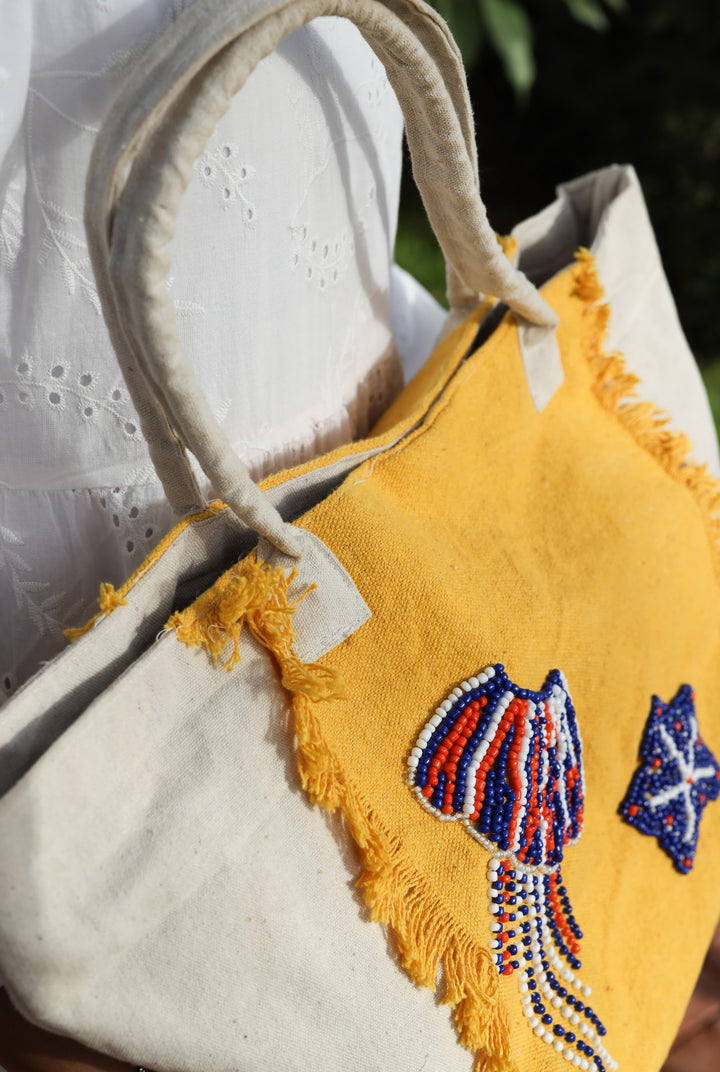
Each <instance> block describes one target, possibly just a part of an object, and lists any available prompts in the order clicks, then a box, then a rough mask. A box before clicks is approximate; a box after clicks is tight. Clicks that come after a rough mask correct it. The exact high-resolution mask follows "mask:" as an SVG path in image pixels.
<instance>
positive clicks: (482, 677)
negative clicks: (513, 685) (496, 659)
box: [478, 674, 488, 685]
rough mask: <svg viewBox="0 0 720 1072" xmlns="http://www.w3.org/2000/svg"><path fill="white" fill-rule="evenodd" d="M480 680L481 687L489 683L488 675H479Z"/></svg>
mask: <svg viewBox="0 0 720 1072" xmlns="http://www.w3.org/2000/svg"><path fill="white" fill-rule="evenodd" d="M478 678H479V681H480V684H481V685H485V684H486V683H487V680H488V676H487V674H478Z"/></svg>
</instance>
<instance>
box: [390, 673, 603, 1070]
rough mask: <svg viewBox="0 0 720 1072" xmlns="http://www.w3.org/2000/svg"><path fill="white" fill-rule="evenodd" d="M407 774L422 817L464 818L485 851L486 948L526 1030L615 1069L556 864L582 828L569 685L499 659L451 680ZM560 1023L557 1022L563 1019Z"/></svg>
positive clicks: (566, 1052) (587, 1061) (589, 1065)
mask: <svg viewBox="0 0 720 1072" xmlns="http://www.w3.org/2000/svg"><path fill="white" fill-rule="evenodd" d="M408 767H409V774H408V783H409V784H410V785H411V786H412V787H413V789H414V791H415V794H416V795H417V798H418V800H419V801H420V803H421V804H422V805H423V807H424V808H425V809H426V811H428V812H429V813H430V814H432V815H434V816H435V817H437V818H438V819H441V820H443V821H444V822H453V821H460V822H462V823H463V825H464V826H465V829H466V830H467V832H468V833H469V834H470V835H471V837H473V838H474V839H475V840H476V841H479V842H480V844H481V845H483V846H484V847H485V848H486V849H488V850H489V851H490V852H491V853H492V857H491V859H490V860H489V862H488V871H487V875H488V895H489V908H490V913H491V915H492V917H493V920H492V923H491V929H492V934H493V938H492V940H491V947H492V949H493V951H494V953H495V960H496V964H497V970H498V972H499V973H500V974H501V975H504V976H505V975H512V974H513V973H517V976H518V979H519V989H520V1000H521V1002H522V1005H523V1011H524V1013H525V1016H526V1018H527V1021H528V1024H529V1026H530V1028H531V1029H532V1030H533V1031H534V1032H535V1034H536V1035H537V1036H538V1037H539V1038H541V1039H543V1041H545V1042H546V1043H548V1044H550V1045H552V1046H553V1047H554V1049H555V1050H556V1051H557V1052H558V1053H559V1054H562V1056H564V1057H565V1059H566V1060H567V1061H569V1062H571V1063H572V1064H574V1065H576V1066H577V1067H578V1068H581V1069H584V1070H585V1072H589V1070H591V1072H606V1070H611V1072H612V1070H614V1069H616V1068H617V1062H615V1061H614V1060H613V1058H612V1057H611V1056H610V1054H609V1053H608V1052H607V1050H606V1049H605V1047H604V1045H603V1041H602V1040H603V1037H604V1036H605V1033H606V1032H605V1027H604V1026H603V1024H602V1023H601V1022H600V1019H599V1017H598V1016H597V1015H596V1013H595V1012H594V1011H593V1009H592V1008H591V1007H590V1006H589V1005H588V1004H587V1002H586V1000H585V999H586V998H588V997H589V996H590V987H589V986H586V985H585V984H584V983H583V982H582V980H581V979H580V978H579V976H578V975H577V972H578V971H579V969H580V967H581V964H580V961H579V959H578V956H577V954H578V953H579V952H580V939H581V938H582V932H581V930H580V928H579V926H578V924H577V922H576V920H575V917H574V914H573V910H572V906H571V904H570V899H569V897H568V893H567V890H566V888H565V886H564V885H563V881H562V875H561V873H560V865H561V863H562V858H563V852H564V850H565V847H566V846H567V845H572V844H573V843H574V842H576V841H577V840H578V838H579V837H580V834H581V832H582V820H583V804H584V798H585V781H584V776H583V766H582V742H581V740H580V733H579V730H578V725H577V719H576V717H575V711H574V708H573V705H572V701H571V699H570V694H569V692H568V688H567V683H566V681H565V678H564V676H563V674H562V673H561V672H560V671H559V670H552V671H551V672H550V673H549V674H548V676H547V678H546V680H545V684H544V686H543V688H542V689H541V690H540V692H532V691H531V690H530V689H521V688H518V687H517V686H516V685H514V684H513V683H512V682H511V681H510V679H509V678H508V676H507V674H506V673H505V669H504V667H503V666H502V665H501V664H497V665H496V666H488V667H486V668H485V670H483V671H482V672H481V673H479V674H478V675H477V677H471V678H469V679H468V680H467V681H463V682H461V684H460V685H459V686H458V687H457V688H455V689H453V691H452V692H451V693H450V695H449V696H448V697H447V699H446V700H444V701H443V703H441V704H440V706H439V707H438V708H437V710H436V711H435V713H434V714H433V716H432V718H430V720H429V721H428V722H427V723H426V725H425V726H424V727H423V729H422V732H421V733H420V736H419V737H418V739H417V742H416V744H415V747H414V748H413V749H412V752H411V753H410V756H409V758H408ZM561 1021H564V1023H563V1022H561Z"/></svg>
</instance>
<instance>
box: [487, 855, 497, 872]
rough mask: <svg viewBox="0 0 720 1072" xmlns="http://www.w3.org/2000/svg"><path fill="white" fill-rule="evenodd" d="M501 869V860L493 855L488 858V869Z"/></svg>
mask: <svg viewBox="0 0 720 1072" xmlns="http://www.w3.org/2000/svg"><path fill="white" fill-rule="evenodd" d="M499 870H500V861H499V860H497V859H496V858H495V857H494V856H493V857H491V858H490V859H489V860H488V871H499Z"/></svg>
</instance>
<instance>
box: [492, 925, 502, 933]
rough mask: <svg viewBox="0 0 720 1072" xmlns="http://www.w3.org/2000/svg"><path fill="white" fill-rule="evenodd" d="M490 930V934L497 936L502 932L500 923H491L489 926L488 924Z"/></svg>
mask: <svg viewBox="0 0 720 1072" xmlns="http://www.w3.org/2000/svg"><path fill="white" fill-rule="evenodd" d="M490 930H491V931H492V932H493V933H494V934H499V933H500V931H501V930H502V923H491V924H490Z"/></svg>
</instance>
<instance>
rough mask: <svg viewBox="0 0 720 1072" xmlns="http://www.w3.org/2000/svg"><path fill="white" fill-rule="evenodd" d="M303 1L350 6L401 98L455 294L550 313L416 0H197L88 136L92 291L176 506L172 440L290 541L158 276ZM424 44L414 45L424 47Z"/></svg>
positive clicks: (538, 317) (270, 533)
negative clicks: (509, 245)
mask: <svg viewBox="0 0 720 1072" xmlns="http://www.w3.org/2000/svg"><path fill="white" fill-rule="evenodd" d="M318 15H341V16H345V17H347V18H350V19H351V21H352V22H354V23H355V24H356V25H357V26H358V28H359V29H360V31H361V32H362V33H363V35H364V36H365V38H366V39H367V40H368V43H369V44H370V45H371V47H372V48H373V49H374V50H375V52H376V53H377V55H378V56H379V58H380V59H381V61H382V62H383V63H384V65H385V67H386V69H387V73H388V78H389V80H390V82H391V84H392V85H393V88H394V90H395V92H396V94H397V96H398V99H399V101H400V104H401V106H402V108H403V112H404V115H405V122H406V130H407V136H408V142H409V145H410V150H411V155H412V159H413V170H414V173H415V177H416V180H417V183H418V186H419V188H420V191H421V194H422V196H423V200H424V202H425V205H426V209H427V211H428V216H429V218H430V220H431V223H432V225H433V228H434V230H435V232H436V234H437V236H438V239H439V241H440V245H441V247H442V248H443V251H444V253H445V255H446V258H447V260H448V263H449V264H450V265H452V268H451V269H449V273H448V276H449V290H450V292H451V298H452V299H453V300H454V301H455V303H456V304H458V303H462V304H464V303H465V301H466V300H467V296H468V294H469V293H472V295H473V296H474V295H476V294H477V293H478V292H489V293H492V294H495V295H496V296H497V297H499V298H501V299H502V300H503V301H505V302H506V303H507V304H508V305H509V306H510V307H511V308H513V309H514V311H515V312H516V313H517V314H518V315H520V316H521V317H523V318H526V319H527V320H530V321H531V322H533V323H536V324H544V325H549V326H552V325H554V323H555V322H556V318H555V316H554V314H553V313H552V311H551V310H550V309H549V307H548V306H547V305H546V304H545V302H544V301H543V299H542V298H541V297H540V296H539V294H538V293H537V291H536V290H535V288H534V287H533V286H532V285H531V284H530V283H529V282H528V280H527V279H526V278H525V277H524V276H523V275H522V273H520V272H518V271H517V270H516V269H514V268H513V267H512V266H511V265H510V262H509V261H508V260H507V259H506V258H505V257H504V255H503V254H502V252H501V250H500V248H499V246H498V244H497V241H496V239H495V235H494V233H493V231H492V229H491V228H490V226H489V224H488V221H487V215H486V212H485V208H484V206H483V204H482V201H481V199H480V196H479V191H478V180H477V161H476V156H475V147H474V145H475V143H474V133H473V129H472V120H471V118H470V109H469V102H468V99H467V89H466V85H465V79H464V72H463V68H462V60H461V58H460V55H459V52H458V50H457V47H456V46H455V44H454V42H453V40H452V38H451V36H450V34H449V31H448V30H447V27H446V26H445V25H444V23H443V22H442V20H441V19H440V18H439V17H438V16H437V14H436V13H435V12H434V11H433V10H432V9H431V8H429V7H428V6H427V5H426V4H424V3H423V2H422V0H247V2H246V3H244V4H243V5H242V7H241V8H239V7H238V3H237V0H224V2H218V0H197V2H196V3H195V4H194V5H193V6H191V7H190V8H188V9H187V10H186V11H185V12H184V13H183V15H182V16H181V17H180V19H179V20H178V21H177V23H176V24H175V25H174V27H173V28H172V30H171V31H170V32H169V33H168V34H166V35H164V36H163V37H162V38H160V39H159V41H158V42H156V44H155V46H153V48H152V49H151V51H150V53H149V54H148V55H147V56H146V57H144V60H143V64H142V68H141V69H139V70H138V71H137V72H136V73H135V74H134V75H133V76H132V77H131V79H130V80H129V81H128V83H126V85H125V86H124V88H123V90H122V91H121V94H120V96H119V98H118V99H117V101H116V102H115V104H114V105H113V107H112V109H111V112H110V116H109V118H108V120H107V121H106V123H105V125H104V126H103V129H102V130H101V132H100V134H99V136H98V138H97V141H96V145H95V148H94V151H93V155H92V159H91V165H90V171H89V175H88V186H87V198H86V217H85V218H86V228H87V231H88V247H89V251H90V255H91V259H92V262H93V267H94V270H95V274H96V280H97V283H98V292H99V295H100V300H101V302H102V306H103V312H104V314H105V318H106V321H107V324H108V329H109V331H110V334H111V338H112V341H113V344H114V346H115V349H116V352H117V354H118V359H119V361H120V364H121V368H122V371H123V375H124V376H125V379H126V382H127V384H128V389H129V390H130V393H131V396H132V397H133V401H134V402H135V405H136V407H137V409H138V415H139V419H140V422H141V426H142V428H143V432H144V434H145V437H146V439H147V440H148V445H149V447H150V451H151V457H152V460H153V463H154V464H155V467H156V469H157V471H158V475H159V477H160V479H161V481H162V483H163V485H164V487H165V491H166V494H167V495H168V498H169V499H170V501H171V503H172V504H173V506H174V507H175V508H176V509H177V510H179V511H182V512H186V511H187V510H189V509H192V508H193V507H194V506H195V505H196V504H198V503H200V502H202V496H201V494H200V492H199V489H198V486H197V483H196V481H195V477H194V475H193V472H192V469H191V467H190V463H189V460H188V458H187V455H186V453H185V449H184V448H186V447H187V448H188V449H189V450H190V451H191V452H192V453H193V454H194V455H195V457H196V458H197V460H198V462H199V463H200V466H201V468H202V470H203V471H204V472H205V474H206V475H207V476H208V478H209V479H210V481H211V483H212V485H213V488H214V490H215V492H216V494H218V495H219V496H220V497H221V498H223V499H224V500H225V502H227V503H228V505H229V506H230V507H231V508H232V509H233V510H234V511H235V513H236V514H237V515H238V516H239V517H240V518H241V519H242V520H243V521H244V522H245V523H246V524H248V525H250V527H252V528H253V529H255V530H256V531H258V532H259V533H260V534H261V535H263V536H265V537H266V539H268V540H269V541H270V542H271V543H272V544H274V545H275V546H276V547H278V548H279V549H281V550H282V551H284V552H285V553H288V554H292V555H294V556H296V555H298V554H299V553H300V551H301V546H302V534H301V532H300V531H299V530H298V529H296V528H294V527H292V526H289V525H287V524H285V523H284V522H283V521H282V519H281V518H280V516H279V514H278V513H277V511H275V509H274V508H273V507H272V506H270V504H269V502H268V501H267V500H266V498H265V497H264V496H263V495H262V493H261V492H260V491H259V489H258V488H257V487H256V485H255V484H254V483H253V482H252V480H251V478H250V476H249V474H248V472H247V469H246V468H245V466H244V465H243V464H242V463H241V462H240V460H239V459H238V458H237V457H236V456H235V454H234V452H233V451H232V448H231V447H230V444H229V442H228V440H227V438H226V437H225V435H224V433H223V432H222V430H221V429H220V428H219V427H218V426H217V424H216V422H215V419H214V417H213V415H212V413H211V411H210V409H209V406H208V405H207V402H206V400H205V398H204V396H203V394H202V392H201V390H200V388H199V385H198V383H197V381H196V380H195V377H194V374H193V372H192V369H191V367H190V365H189V363H188V361H187V359H186V357H185V356H184V354H183V353H182V350H181V347H180V343H179V339H178V336H177V329H176V324H175V315H174V309H173V306H172V303H171V301H170V298H169V295H168V294H167V291H166V288H165V285H164V284H165V278H166V276H167V273H168V269H169V259H168V254H167V249H166V247H167V244H168V242H169V241H170V239H171V238H172V236H173V232H174V222H175V217H176V214H177V210H178V206H179V202H180V198H181V196H182V194H183V192H184V190H185V188H186V186H187V185H188V183H189V181H190V178H191V176H192V169H193V165H194V162H195V160H196V159H197V157H199V155H200V154H201V152H202V150H203V148H204V145H205V142H206V140H207V138H208V137H209V136H210V134H211V133H212V130H213V129H214V127H215V125H216V124H217V122H218V120H219V118H220V117H221V115H222V114H223V113H224V111H225V110H226V108H227V107H228V105H229V102H230V100H231V99H232V96H233V95H234V93H235V92H237V90H238V89H239V88H240V87H241V86H242V84H243V83H244V81H245V80H246V78H247V77H248V75H249V74H250V72H251V71H252V70H253V69H254V67H255V66H256V65H257V63H258V62H259V61H260V60H261V59H262V58H263V57H264V56H265V55H267V54H268V53H270V52H272V51H273V50H274V48H275V47H276V46H277V44H278V43H279V41H280V40H281V39H282V38H283V37H284V36H285V35H286V34H288V33H290V32H291V31H292V30H294V29H296V28H298V27H299V26H301V25H303V24H304V23H306V22H308V21H310V20H311V19H312V18H315V17H317V16H318ZM426 46H427V47H426Z"/></svg>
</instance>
